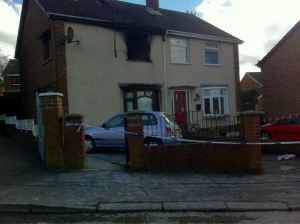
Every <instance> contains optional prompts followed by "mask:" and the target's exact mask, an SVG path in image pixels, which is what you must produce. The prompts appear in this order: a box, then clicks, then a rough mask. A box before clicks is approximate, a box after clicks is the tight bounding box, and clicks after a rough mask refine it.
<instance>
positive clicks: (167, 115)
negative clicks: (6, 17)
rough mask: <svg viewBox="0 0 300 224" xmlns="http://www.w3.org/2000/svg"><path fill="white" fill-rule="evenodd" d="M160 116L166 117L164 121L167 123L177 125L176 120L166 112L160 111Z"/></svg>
mask: <svg viewBox="0 0 300 224" xmlns="http://www.w3.org/2000/svg"><path fill="white" fill-rule="evenodd" d="M162 116H163V117H164V118H165V119H166V121H167V122H168V123H169V125H172V126H173V125H177V123H176V121H175V120H174V119H173V117H172V116H171V115H169V114H167V113H162Z"/></svg>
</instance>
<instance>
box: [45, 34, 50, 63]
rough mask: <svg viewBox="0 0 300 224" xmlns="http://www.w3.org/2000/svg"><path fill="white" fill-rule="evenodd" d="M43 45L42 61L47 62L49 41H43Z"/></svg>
mask: <svg viewBox="0 0 300 224" xmlns="http://www.w3.org/2000/svg"><path fill="white" fill-rule="evenodd" d="M43 45H44V60H45V61H47V60H48V59H49V58H50V39H43Z"/></svg>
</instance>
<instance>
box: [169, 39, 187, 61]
mask: <svg viewBox="0 0 300 224" xmlns="http://www.w3.org/2000/svg"><path fill="white" fill-rule="evenodd" d="M188 45H189V43H188V40H187V39H178V38H171V62H172V63H178V64H187V63H189V49H188V48H189V47H188Z"/></svg>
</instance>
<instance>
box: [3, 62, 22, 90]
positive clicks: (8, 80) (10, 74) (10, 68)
mask: <svg viewBox="0 0 300 224" xmlns="http://www.w3.org/2000/svg"><path fill="white" fill-rule="evenodd" d="M3 77H4V90H3V95H4V96H20V72H19V61H18V60H16V59H10V60H9V61H8V63H7V65H6V66H5V68H4V70H3Z"/></svg>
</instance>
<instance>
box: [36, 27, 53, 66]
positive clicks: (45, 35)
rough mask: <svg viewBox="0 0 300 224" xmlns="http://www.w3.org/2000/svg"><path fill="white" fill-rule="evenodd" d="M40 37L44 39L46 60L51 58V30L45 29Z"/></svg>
mask: <svg viewBox="0 0 300 224" xmlns="http://www.w3.org/2000/svg"><path fill="white" fill-rule="evenodd" d="M39 39H42V41H43V51H44V61H47V60H49V59H50V56H51V55H50V41H51V32H50V30H46V31H44V32H43V33H42V34H41V35H40V37H39Z"/></svg>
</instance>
